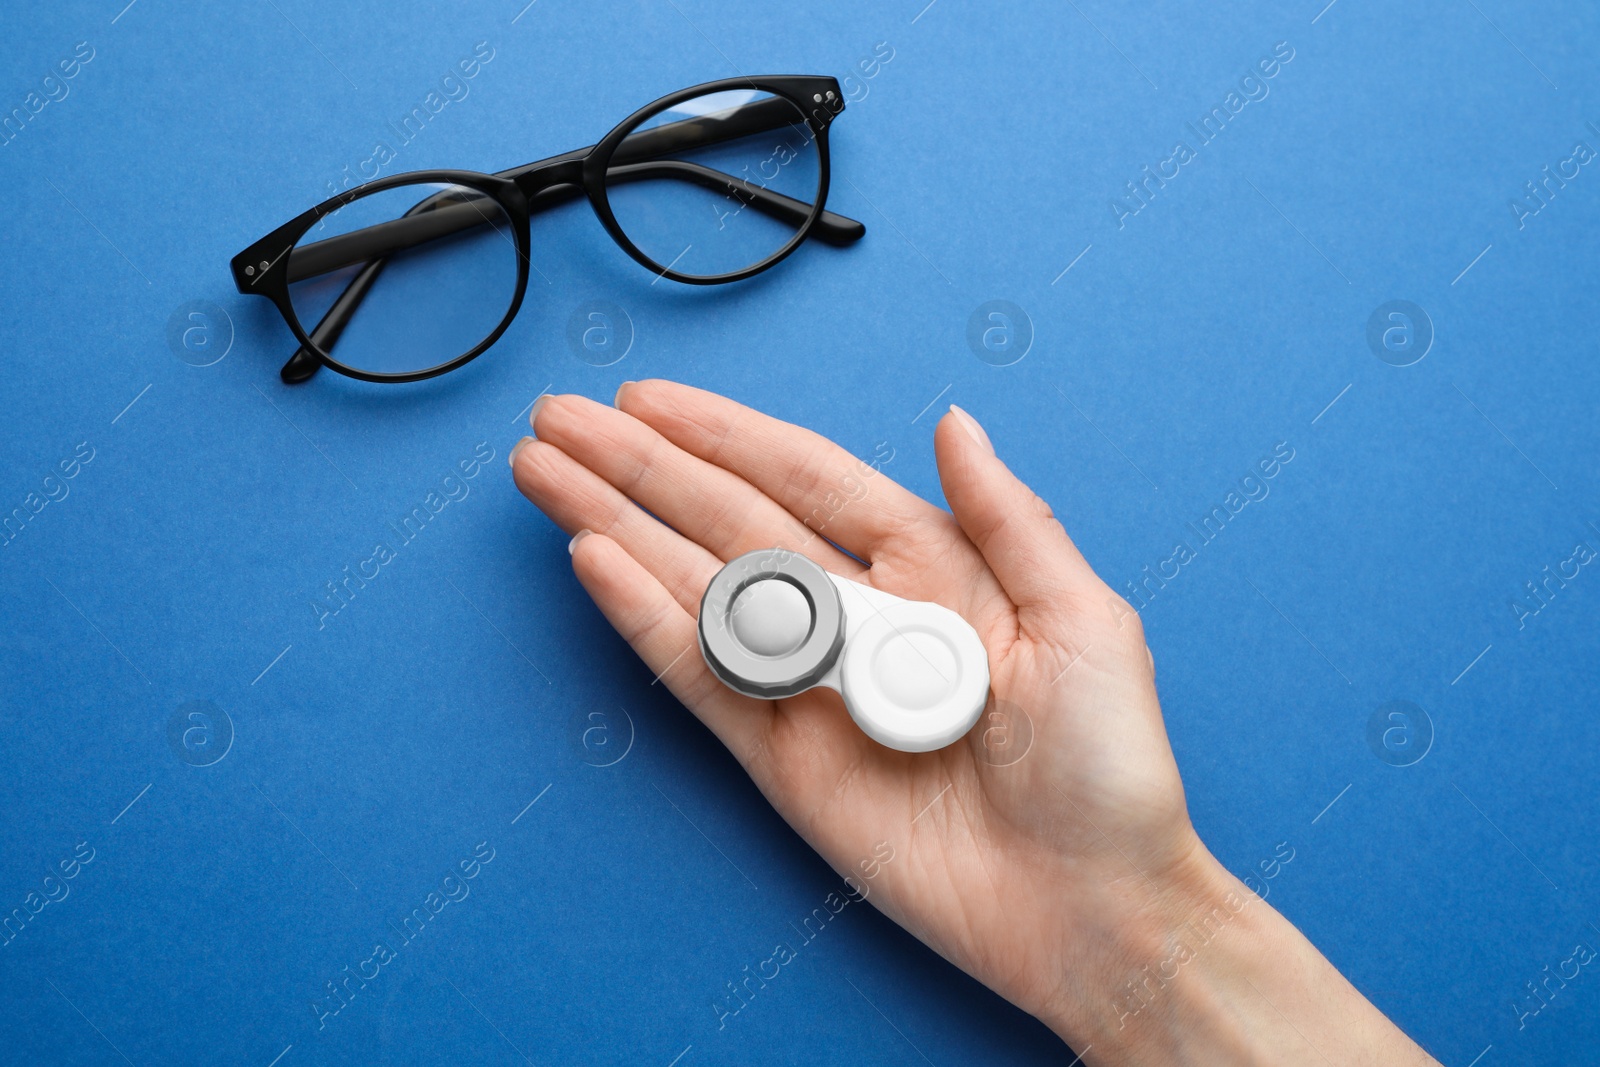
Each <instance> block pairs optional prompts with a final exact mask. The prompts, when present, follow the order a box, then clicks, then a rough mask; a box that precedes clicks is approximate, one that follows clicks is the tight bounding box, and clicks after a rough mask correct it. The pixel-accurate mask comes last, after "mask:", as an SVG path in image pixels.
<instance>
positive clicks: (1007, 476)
mask: <svg viewBox="0 0 1600 1067" xmlns="http://www.w3.org/2000/svg"><path fill="white" fill-rule="evenodd" d="M933 445H934V454H935V456H936V457H937V459H938V463H939V480H940V482H941V483H942V485H943V486H944V496H945V500H946V501H948V502H949V504H950V510H951V512H952V513H953V514H954V515H955V517H956V521H957V522H958V523H960V524H961V529H962V530H963V532H965V533H966V535H967V538H968V539H969V540H970V541H971V542H972V543H973V544H974V545H976V546H977V548H978V551H979V552H981V553H982V554H983V558H984V561H985V562H987V563H988V565H989V569H990V570H991V571H993V572H994V576H995V577H996V578H997V579H998V580H999V582H1000V585H1001V586H1002V587H1003V588H1004V589H1005V591H1006V593H1007V595H1008V596H1010V597H1011V601H1012V603H1014V604H1016V605H1017V607H1018V608H1019V609H1025V608H1031V609H1033V610H1035V611H1038V612H1048V611H1059V610H1060V608H1061V607H1062V606H1063V603H1064V602H1066V601H1079V602H1086V601H1087V600H1089V599H1091V598H1092V596H1093V595H1094V594H1095V592H1096V591H1097V590H1101V589H1104V586H1103V585H1102V583H1101V582H1100V579H1099V578H1097V577H1096V576H1095V573H1094V570H1093V569H1092V568H1091V567H1090V566H1089V563H1088V561H1087V560H1085V559H1084V558H1083V554H1082V553H1080V552H1079V551H1078V548H1077V546H1076V545H1074V544H1073V543H1072V539H1071V538H1070V537H1068V536H1067V531H1066V530H1065V529H1064V528H1063V527H1062V525H1061V523H1059V522H1057V521H1056V518H1055V513H1054V512H1052V511H1051V510H1050V505H1049V504H1047V503H1045V502H1044V501H1043V500H1042V499H1040V497H1039V495H1038V494H1037V493H1035V492H1034V491H1033V490H1032V489H1030V488H1028V487H1027V486H1026V485H1024V484H1023V483H1022V482H1021V481H1020V480H1019V479H1018V478H1017V476H1016V475H1014V474H1012V473H1011V469H1010V468H1009V467H1007V466H1006V465H1005V463H1003V462H1002V461H1001V460H1000V459H999V458H998V457H997V456H996V455H995V450H994V445H993V443H992V442H990V440H989V435H988V434H987V433H986V432H984V429H983V427H982V426H980V425H978V422H977V420H976V419H974V418H973V417H972V416H971V415H969V414H968V413H967V412H965V411H963V410H962V409H961V408H959V407H957V406H956V405H954V404H951V405H950V411H949V412H948V413H947V414H946V415H945V416H944V418H942V419H940V420H939V425H938V426H937V427H936V428H935V430H934V435H933Z"/></svg>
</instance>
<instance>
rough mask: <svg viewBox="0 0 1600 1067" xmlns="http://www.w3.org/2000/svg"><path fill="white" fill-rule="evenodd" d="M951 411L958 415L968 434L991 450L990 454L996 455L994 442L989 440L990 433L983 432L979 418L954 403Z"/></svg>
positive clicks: (957, 417) (958, 420)
mask: <svg viewBox="0 0 1600 1067" xmlns="http://www.w3.org/2000/svg"><path fill="white" fill-rule="evenodd" d="M950 413H951V414H952V415H954V416H955V417H956V421H957V422H959V423H960V424H961V428H962V429H963V430H965V431H967V436H968V437H971V438H972V439H973V440H974V441H976V442H978V443H979V444H980V445H982V446H983V447H984V448H987V449H988V450H989V455H991V456H992V455H994V442H993V441H990V440H989V435H988V434H986V433H984V432H983V427H982V426H979V425H978V420H977V419H975V418H973V417H972V416H971V415H968V414H967V413H966V412H965V411H962V410H961V409H960V408H959V407H957V406H956V405H954V404H951V405H950Z"/></svg>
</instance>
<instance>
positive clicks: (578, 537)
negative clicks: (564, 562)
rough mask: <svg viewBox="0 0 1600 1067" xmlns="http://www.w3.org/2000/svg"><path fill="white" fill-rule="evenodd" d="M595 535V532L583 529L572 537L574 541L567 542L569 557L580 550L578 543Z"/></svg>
mask: <svg viewBox="0 0 1600 1067" xmlns="http://www.w3.org/2000/svg"><path fill="white" fill-rule="evenodd" d="M592 533H594V531H593V530H589V529H583V530H579V531H578V532H577V533H575V534H573V535H572V540H570V541H568V542H567V555H569V556H570V555H572V554H573V553H574V552H576V551H577V550H578V542H579V541H582V540H583V539H584V538H585V537H588V536H589V535H590V534H592Z"/></svg>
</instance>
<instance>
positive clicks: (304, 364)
mask: <svg viewBox="0 0 1600 1067" xmlns="http://www.w3.org/2000/svg"><path fill="white" fill-rule="evenodd" d="M843 110H844V98H843V97H842V96H841V95H840V91H839V83H838V82H837V81H836V80H834V79H833V78H828V77H814V76H793V77H790V76H773V77H757V78H728V79H725V80H722V81H714V82H707V83H705V84H704V85H696V86H692V87H690V88H687V89H681V90H679V91H678V92H676V93H673V94H671V95H669V96H664V97H662V98H661V99H660V100H657V101H656V102H655V103H653V104H650V105H649V106H647V107H644V108H641V109H640V110H638V111H636V112H634V113H633V114H632V115H630V116H629V117H628V118H627V119H626V120H624V121H623V122H622V124H621V125H619V126H617V127H616V128H615V129H613V130H612V131H611V132H610V133H608V134H606V136H605V137H604V138H603V139H602V140H600V142H599V143H597V144H595V145H592V146H590V147H588V148H579V149H577V150H575V151H572V152H566V153H563V154H562V155H559V156H551V157H550V158H548V159H543V160H540V161H538V162H536V163H529V164H527V165H525V166H521V167H515V168H513V169H511V170H504V171H500V172H499V173H497V174H479V173H476V172H473V171H462V170H427V171H412V172H409V173H405V174H394V175H390V176H389V177H387V178H379V179H377V180H374V181H371V182H368V183H366V184H365V185H361V186H357V187H355V188H353V189H348V190H346V191H345V192H343V193H340V194H339V195H338V196H335V197H332V198H331V199H329V200H326V201H324V202H322V203H321V204H318V205H317V206H316V207H314V208H312V209H311V210H310V211H307V212H306V213H305V214H303V215H301V216H299V217H298V218H295V219H293V220H292V221H290V222H287V223H285V224H284V225H282V226H280V227H278V228H277V229H276V230H273V231H272V232H271V233H269V234H267V235H266V236H265V237H263V238H261V239H260V240H259V241H256V242H255V243H254V244H252V245H251V246H250V247H249V248H247V249H245V250H244V251H243V252H240V253H239V254H238V255H237V256H235V257H233V260H232V262H231V266H232V269H233V279H234V284H236V285H237V286H238V288H239V292H241V293H244V294H246V295H250V294H254V295H257V296H264V297H266V298H267V299H269V300H271V301H272V302H273V304H275V305H276V306H277V308H278V310H279V311H280V312H282V314H283V318H284V321H285V322H286V323H288V325H289V329H290V331H291V332H292V333H293V334H294V336H295V338H296V340H298V341H299V342H300V348H299V349H298V350H297V351H296V352H295V353H294V355H293V356H291V357H290V358H289V361H288V362H287V363H285V364H284V365H283V369H282V371H281V372H280V375H281V376H282V378H283V380H284V381H285V382H289V383H294V382H303V381H305V380H306V379H308V378H310V377H311V376H312V375H313V374H315V373H316V372H317V368H318V367H321V366H324V365H326V366H328V367H330V368H332V369H333V370H335V371H338V372H339V373H340V374H346V375H349V376H350V377H352V378H359V379H361V380H362V381H368V382H414V381H419V380H421V379H423V378H432V377H434V376H436V375H440V374H444V373H446V372H447V371H452V370H455V369H456V368H457V367H460V366H462V365H463V364H465V363H467V362H468V361H469V360H471V359H473V358H475V357H476V356H478V355H480V354H482V353H483V352H484V351H485V350H486V349H488V348H489V346H490V345H492V344H494V343H495V341H497V340H498V339H499V338H500V335H501V334H503V333H504V332H505V331H506V328H507V327H508V326H510V325H511V320H512V319H513V318H515V317H516V314H517V310H518V308H520V307H521V306H522V298H523V294H524V293H525V292H526V290H527V285H528V266H529V259H528V249H529V235H528V221H529V218H530V217H531V216H532V215H533V214H534V213H535V212H539V211H543V210H545V209H546V208H549V207H552V206H554V205H556V204H560V203H564V202H566V201H569V200H574V199H577V198H578V197H580V196H586V197H588V200H589V204H590V206H591V207H593V208H594V212H595V214H596V215H597V216H599V218H600V223H601V225H603V226H604V227H605V229H606V232H607V233H609V234H610V235H611V238H612V240H614V241H616V242H617V244H619V245H621V246H622V250H623V251H624V252H626V253H628V255H630V256H632V257H633V258H634V259H635V260H637V261H638V262H639V263H640V264H642V265H643V266H645V267H646V268H648V269H649V270H651V271H652V272H654V273H655V275H656V279H655V280H659V279H661V278H667V279H670V280H672V281H676V282H686V283H688V284H691V285H716V284H720V283H723V282H735V281H739V280H740V279H742V278H748V277H750V276H751V275H754V274H759V273H760V272H761V271H764V270H766V269H767V268H769V267H771V266H773V265H774V264H776V263H778V262H779V261H780V260H782V259H784V258H785V257H786V256H788V255H789V254H790V253H792V252H793V251H794V250H795V249H796V248H797V247H799V245H800V242H802V241H804V240H805V239H806V238H807V237H810V236H813V235H814V236H816V237H817V238H818V239H819V240H821V241H823V242H825V243H827V244H830V245H847V244H850V243H852V242H854V241H857V240H859V239H860V238H861V237H862V236H863V235H864V234H865V233H866V227H865V226H863V225H862V224H861V223H859V222H857V221H855V220H854V219H848V218H845V217H844V216H842V215H836V214H834V213H833V212H831V211H828V210H826V208H825V206H824V205H825V204H826V202H827V197H828V126H829V125H830V124H831V123H832V121H833V120H834V118H835V117H836V116H837V115H838V114H839V112H841V111H843ZM380 279H381V283H380ZM655 280H652V282H651V283H650V284H652V285H653V284H655ZM358 311H359V314H358ZM308 324H312V325H310V328H309V329H308ZM335 346H337V347H338V352H339V355H338V358H335V357H334V355H333V351H334V348H335Z"/></svg>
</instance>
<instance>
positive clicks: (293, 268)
mask: <svg viewBox="0 0 1600 1067" xmlns="http://www.w3.org/2000/svg"><path fill="white" fill-rule="evenodd" d="M607 176H608V177H609V178H611V179H613V180H615V179H617V178H619V177H620V178H621V179H622V180H623V181H625V182H634V181H642V180H644V179H648V178H675V179H679V180H685V181H690V182H693V183H694V184H696V185H700V186H704V187H705V188H708V189H723V188H725V189H726V190H727V191H728V193H729V194H730V195H731V196H733V197H736V198H737V199H738V200H740V201H741V202H742V203H745V204H748V205H750V206H751V207H753V208H755V209H756V210H757V211H759V212H761V213H762V214H763V215H769V216H771V217H772V218H775V219H777V220H779V221H780V222H786V223H789V224H790V225H793V226H799V225H800V224H801V223H803V222H805V220H806V219H807V218H809V217H810V216H811V206H812V205H810V204H808V203H806V202H805V201H803V200H796V199H795V198H794V197H790V196H785V195H783V194H782V193H775V192H773V191H772V190H770V189H765V188H762V187H761V186H759V185H756V184H754V183H753V182H748V181H745V180H744V179H743V178H736V177H734V176H733V175H731V174H724V173H723V172H722V171H718V170H713V169H711V168H710V167H704V166H701V165H700V164H698V163H688V162H684V161H681V160H662V161H660V162H656V163H630V164H625V165H623V166H613V167H611V168H609V169H608V170H607ZM582 195H583V190H582V189H581V188H579V187H578V186H576V185H557V186H551V187H549V188H547V189H543V190H541V191H540V192H538V193H536V194H535V195H534V197H533V199H532V200H531V201H530V202H529V204H528V207H529V210H530V211H533V212H538V211H542V210H544V209H545V208H548V207H553V206H554V205H556V204H559V203H563V202H565V201H568V200H574V199H576V198H578V197H579V196H582ZM473 199H474V200H477V199H483V198H482V197H476V198H473ZM485 221H487V220H486V218H485V216H484V214H483V212H482V210H481V209H479V208H477V207H476V206H475V205H474V203H473V202H472V200H463V201H462V202H460V203H456V204H450V205H447V206H445V207H440V208H435V209H433V210H431V211H428V212H427V213H426V214H417V215H409V214H408V215H405V216H402V217H401V218H398V219H395V220H393V221H391V222H380V223H377V224H375V225H372V226H364V227H362V228H361V229H359V230H352V231H350V232H349V233H345V234H340V235H339V236H337V237H328V238H325V239H323V240H321V241H315V242H313V243H311V244H308V245H305V246H303V247H300V248H296V249H295V250H294V251H293V252H292V253H291V254H290V258H289V281H290V282H299V281H304V280H305V279H307V278H315V277H316V276H318V275H319V274H327V273H329V272H330V271H335V270H339V269H340V268H342V267H348V266H350V265H351V264H353V263H360V262H363V261H364V260H368V259H371V258H373V257H374V256H382V255H387V254H388V253H390V252H397V251H399V250H401V249H403V248H414V247H416V246H417V245H420V244H425V243H426V242H428V241H432V240H436V239H437V238H440V237H445V236H448V235H449V234H452V233H458V232H460V231H461V230H465V229H470V228H471V227H473V226H481V225H483V223H484V222H485ZM813 232H814V234H815V236H816V237H817V239H818V240H820V241H822V242H823V243H825V244H830V245H836V246H837V245H847V244H850V243H852V242H854V241H858V240H860V239H861V238H862V237H863V236H864V235H865V234H866V232H867V228H866V227H865V226H863V225H862V224H861V223H859V222H857V221H856V220H854V219H850V218H846V217H845V216H843V215H837V214H834V213H833V212H831V211H828V210H826V209H824V211H823V212H822V214H821V215H820V216H818V218H817V222H816V227H815V229H814V231H813Z"/></svg>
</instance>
